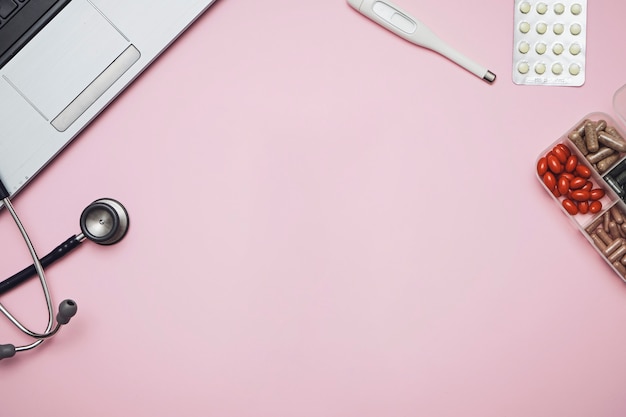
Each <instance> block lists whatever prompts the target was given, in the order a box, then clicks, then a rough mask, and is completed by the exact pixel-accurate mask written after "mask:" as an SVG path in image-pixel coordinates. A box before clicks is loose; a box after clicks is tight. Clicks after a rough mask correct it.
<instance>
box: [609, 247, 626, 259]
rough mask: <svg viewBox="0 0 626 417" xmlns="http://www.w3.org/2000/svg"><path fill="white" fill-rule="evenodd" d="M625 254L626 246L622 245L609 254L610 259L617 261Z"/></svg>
mask: <svg viewBox="0 0 626 417" xmlns="http://www.w3.org/2000/svg"><path fill="white" fill-rule="evenodd" d="M624 255H626V246H624V245H622V246H620V247H619V248H618V249H617V250H616V251H615V252H613V253H612V254H611V256H609V261H611V262H615V261H617V260H619V259H620V258H621V257H623V256H624Z"/></svg>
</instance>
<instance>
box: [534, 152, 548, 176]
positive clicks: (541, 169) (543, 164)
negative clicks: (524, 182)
mask: <svg viewBox="0 0 626 417" xmlns="http://www.w3.org/2000/svg"><path fill="white" fill-rule="evenodd" d="M546 172H548V160H547V159H546V157H545V156H544V157H542V158H540V159H539V161H537V174H539V176H540V177H543V174H545V173H546Z"/></svg>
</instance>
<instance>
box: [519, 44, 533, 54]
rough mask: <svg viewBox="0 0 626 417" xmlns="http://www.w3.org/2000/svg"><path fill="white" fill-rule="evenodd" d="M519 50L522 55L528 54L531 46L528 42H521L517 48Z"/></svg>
mask: <svg viewBox="0 0 626 417" xmlns="http://www.w3.org/2000/svg"><path fill="white" fill-rule="evenodd" d="M517 50H518V51H520V52H521V53H522V54H526V53H528V51H530V44H529V43H528V42H526V41H521V42H520V43H519V46H518V47H517Z"/></svg>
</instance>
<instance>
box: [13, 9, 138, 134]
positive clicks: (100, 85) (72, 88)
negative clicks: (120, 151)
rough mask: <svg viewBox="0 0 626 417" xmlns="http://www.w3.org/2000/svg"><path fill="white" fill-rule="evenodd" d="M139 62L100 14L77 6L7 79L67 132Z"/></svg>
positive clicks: (17, 61) (28, 49)
mask: <svg viewBox="0 0 626 417" xmlns="http://www.w3.org/2000/svg"><path fill="white" fill-rule="evenodd" d="M138 58H139V52H138V51H137V50H136V49H135V48H134V47H133V46H132V45H130V42H129V40H128V39H126V38H125V37H124V36H123V35H122V34H121V33H120V32H119V31H118V30H117V29H116V28H115V27H113V26H112V25H111V24H110V23H109V22H108V21H107V19H106V18H105V17H104V16H102V14H100V12H99V11H98V10H96V9H95V8H94V7H93V6H92V5H91V4H90V3H89V2H87V1H85V0H74V1H72V2H70V3H69V4H68V5H67V6H66V7H65V8H64V9H63V10H62V11H61V12H60V13H59V14H58V15H57V16H56V18H55V19H53V20H52V22H50V23H49V24H48V25H47V26H46V27H45V28H44V29H43V30H42V31H41V32H40V33H39V34H38V35H37V36H36V37H35V38H34V39H33V40H32V41H31V42H30V43H29V44H28V45H26V46H25V47H24V49H22V51H21V52H20V53H19V54H17V56H16V57H15V58H14V59H13V60H12V61H11V62H10V63H9V64H8V65H7V66H6V67H5V70H6V71H5V74H6V78H7V79H8V81H9V82H10V83H11V84H12V85H13V86H14V87H15V88H16V89H17V90H18V91H19V92H20V93H21V94H22V95H23V96H24V97H25V98H26V100H28V101H29V102H30V103H31V105H32V106H33V107H35V109H36V110H37V111H38V112H39V113H40V114H41V115H42V116H43V117H44V118H46V119H47V120H49V121H52V124H53V125H54V126H55V127H56V128H57V130H61V131H62V130H65V129H66V128H67V127H68V126H69V125H71V123H72V122H73V121H74V120H76V118H78V116H80V114H82V112H84V111H85V110H86V109H87V108H88V107H89V106H90V105H91V104H92V103H93V102H94V101H95V100H96V99H97V98H98V97H99V96H100V95H101V94H102V93H103V92H104V91H106V89H107V88H108V87H109V86H110V85H111V84H112V83H113V82H114V81H115V80H116V79H117V78H119V76H121V75H122V74H123V73H124V72H125V71H126V70H127V69H128V67H130V66H131V65H132V64H133V63H134V62H135V61H137V59H138ZM120 61H122V62H120ZM68 112H69V113H70V114H68ZM59 118H62V119H64V120H61V122H58V119H59ZM55 122H56V123H55Z"/></svg>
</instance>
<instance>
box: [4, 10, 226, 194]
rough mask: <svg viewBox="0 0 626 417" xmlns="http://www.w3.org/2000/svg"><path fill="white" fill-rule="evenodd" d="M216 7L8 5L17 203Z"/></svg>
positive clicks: (7, 103)
mask: <svg viewBox="0 0 626 417" xmlns="http://www.w3.org/2000/svg"><path fill="white" fill-rule="evenodd" d="M214 1H215V0H0V179H1V180H2V182H3V183H4V184H5V186H6V188H7V189H8V190H9V192H10V193H11V194H12V195H14V194H16V193H17V192H19V191H20V190H21V189H22V188H24V186H25V185H26V184H28V182H29V181H30V180H32V179H33V178H34V177H35V176H36V175H37V174H38V173H39V172H41V171H42V169H43V168H44V167H45V166H46V165H47V164H48V163H50V162H51V161H52V160H53V159H54V158H55V157H56V156H57V155H58V154H59V153H60V152H61V151H62V150H63V148H64V147H66V146H67V145H68V144H69V143H70V142H71V141H72V140H73V139H74V138H75V137H76V136H77V135H78V134H79V133H80V132H81V131H82V130H83V129H84V128H85V127H86V126H87V125H88V124H89V123H90V122H91V121H92V120H93V119H94V118H95V117H96V116H97V115H98V114H99V113H100V112H102V110H103V109H104V108H105V107H106V106H107V105H108V104H109V103H111V101H112V100H113V99H114V98H115V97H116V96H117V95H119V94H120V93H121V92H122V91H123V90H124V89H125V88H126V87H127V86H128V85H129V84H130V83H131V82H132V81H133V80H134V79H135V78H136V77H137V76H138V75H139V74H140V73H141V72H142V71H143V70H145V69H146V68H147V67H148V65H150V63H151V62H153V61H154V59H155V58H157V57H158V56H159V55H160V54H161V53H162V52H163V51H164V50H165V49H166V48H167V47H168V46H169V45H170V44H171V43H172V42H173V41H174V40H175V39H176V38H177V37H178V36H179V35H180V34H181V33H182V32H183V31H184V30H185V29H186V28H187V27H188V26H189V25H190V24H191V23H193V21H194V20H196V19H197V18H198V17H199V16H200V15H201V14H202V13H204V12H205V11H206V10H207V9H208V8H209V6H211V5H212V4H213V3H214Z"/></svg>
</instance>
